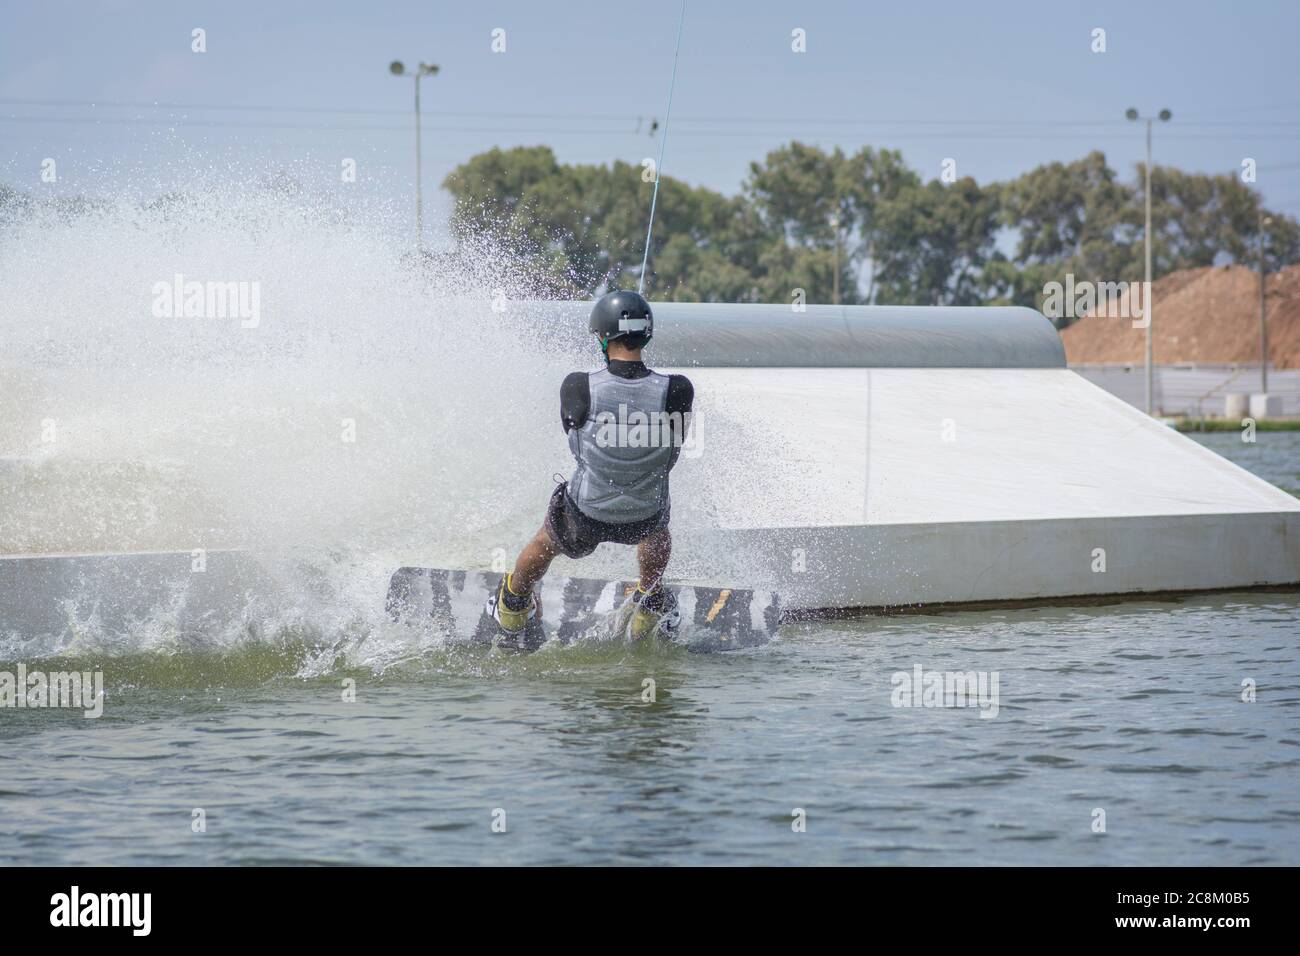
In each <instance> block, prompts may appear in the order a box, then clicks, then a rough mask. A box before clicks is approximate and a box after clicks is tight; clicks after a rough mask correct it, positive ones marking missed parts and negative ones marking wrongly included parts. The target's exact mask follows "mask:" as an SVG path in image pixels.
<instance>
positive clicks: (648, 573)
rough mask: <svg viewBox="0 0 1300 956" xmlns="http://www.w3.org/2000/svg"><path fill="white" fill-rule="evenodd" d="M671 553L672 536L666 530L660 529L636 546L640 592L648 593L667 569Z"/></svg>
mask: <svg viewBox="0 0 1300 956" xmlns="http://www.w3.org/2000/svg"><path fill="white" fill-rule="evenodd" d="M672 553H673V536H672V535H671V534H669V533H668V529H667V528H660V529H659V530H658V531H656V532H654V533H653V534H650V535H647V536H646V537H644V538H642V539H641V543H640V544H638V545H637V546H636V560H637V564H639V565H640V567H641V590H642V591H649V590H650V589H651V588H653V587H654V586H655V585H656V584H658V583H659V579H660V578H662V577H663V576H664V571H665V570H666V569H667V568H668V559H669V558H670V557H672Z"/></svg>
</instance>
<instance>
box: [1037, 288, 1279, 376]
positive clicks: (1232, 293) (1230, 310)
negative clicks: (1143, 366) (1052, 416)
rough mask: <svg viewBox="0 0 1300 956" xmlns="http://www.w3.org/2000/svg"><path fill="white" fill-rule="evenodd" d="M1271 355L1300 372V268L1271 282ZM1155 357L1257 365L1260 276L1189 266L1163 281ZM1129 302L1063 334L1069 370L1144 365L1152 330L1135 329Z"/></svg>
mask: <svg viewBox="0 0 1300 956" xmlns="http://www.w3.org/2000/svg"><path fill="white" fill-rule="evenodd" d="M1267 293H1268V311H1267V313H1266V314H1267V321H1268V340H1269V341H1268V346H1269V347H1268V355H1269V362H1270V363H1271V364H1272V365H1273V366H1274V367H1275V368H1300V265H1295V266H1289V267H1288V268H1286V269H1284V270H1282V271H1281V272H1278V273H1273V274H1271V275H1269V277H1268V288H1267ZM1152 299H1154V301H1155V311H1154V313H1153V315H1154V321H1153V324H1152V328H1153V333H1154V334H1153V340H1152V346H1151V350H1152V355H1153V357H1154V359H1155V361H1156V364H1173V363H1176V362H1199V363H1217V362H1239V363H1251V364H1254V363H1258V362H1259V273H1258V272H1255V271H1254V270H1252V269H1248V268H1246V267H1245V266H1238V265H1232V266H1207V267H1204V268H1201V269H1184V270H1183V271H1181V272H1174V273H1171V274H1170V275H1167V276H1164V277H1163V278H1161V279H1159V280H1157V281H1156V282H1155V284H1154V288H1153V289H1152ZM1133 314H1136V311H1130V310H1128V308H1127V301H1126V300H1124V299H1122V300H1121V301H1120V302H1119V303H1111V304H1110V307H1109V308H1108V309H1106V310H1105V311H1104V312H1103V311H1100V310H1099V311H1098V312H1097V313H1096V314H1089V315H1085V316H1084V317H1083V318H1082V319H1080V320H1079V321H1077V322H1075V323H1074V324H1073V325H1071V326H1070V327H1069V328H1067V329H1066V330H1065V331H1064V332H1062V333H1061V338H1062V340H1063V341H1064V342H1065V356H1066V359H1067V360H1068V361H1069V362H1070V364H1071V365H1075V364H1079V363H1084V362H1141V361H1142V356H1143V349H1144V347H1145V341H1146V332H1145V330H1143V329H1140V328H1136V329H1135V328H1133V322H1132V319H1131V318H1121V317H1120V316H1127V315H1133Z"/></svg>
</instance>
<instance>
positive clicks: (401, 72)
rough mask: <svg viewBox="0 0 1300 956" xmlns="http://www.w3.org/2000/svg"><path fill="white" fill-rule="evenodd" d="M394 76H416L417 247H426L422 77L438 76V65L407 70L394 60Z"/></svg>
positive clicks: (389, 67) (392, 64)
mask: <svg viewBox="0 0 1300 956" xmlns="http://www.w3.org/2000/svg"><path fill="white" fill-rule="evenodd" d="M388 71H389V72H390V73H392V74H393V76H411V77H414V78H415V248H416V251H417V252H419V251H423V249H424V175H423V164H422V158H421V155H420V153H421V149H420V78H421V77H423V76H436V75H437V74H438V66H437V64H434V63H421V64H420V65H419V67H417V68H416V69H414V70H412V71H411V72H410V73H407V72H406V67H405V66H404V65H403V64H402V61H401V60H394V61H393V62H392V63H390V64H389V65H388Z"/></svg>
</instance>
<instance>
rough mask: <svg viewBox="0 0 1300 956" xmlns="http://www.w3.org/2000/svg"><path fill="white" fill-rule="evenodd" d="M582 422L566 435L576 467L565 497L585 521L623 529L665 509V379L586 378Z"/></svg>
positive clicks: (669, 438)
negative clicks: (587, 400)
mask: <svg viewBox="0 0 1300 956" xmlns="http://www.w3.org/2000/svg"><path fill="white" fill-rule="evenodd" d="M588 383H589V388H590V391H591V401H590V403H589V405H588V411H587V420H586V421H585V422H583V424H582V426H581V427H579V428H573V429H570V430H569V450H570V451H572V452H573V457H574V458H576V459H577V460H578V466H577V468H575V469H574V470H573V477H572V478H570V479H569V496H570V497H571V498H572V499H573V501H574V503H575V504H576V505H577V506H578V510H579V511H581V512H582V513H583V514H585V515H586V516H587V517H589V518H595V519H596V520H597V521H605V522H608V523H610V524H626V523H627V522H629V521H641V520H643V519H645V518H649V517H652V516H653V515H655V514H657V513H658V512H659V511H661V510H662V509H663V508H665V507H667V506H668V471H669V469H670V468H671V467H672V465H673V462H674V458H675V456H674V455H673V451H674V448H673V432H672V428H671V427H670V422H669V419H668V416H667V415H666V414H665V410H666V408H667V404H668V376H667V375H660V374H659V373H658V372H651V373H650V374H649V375H646V376H644V377H642V378H620V377H619V376H617V375H614V374H612V373H611V372H610V371H609V369H601V370H600V371H598V372H591V373H589V376H588ZM683 424H684V423H683Z"/></svg>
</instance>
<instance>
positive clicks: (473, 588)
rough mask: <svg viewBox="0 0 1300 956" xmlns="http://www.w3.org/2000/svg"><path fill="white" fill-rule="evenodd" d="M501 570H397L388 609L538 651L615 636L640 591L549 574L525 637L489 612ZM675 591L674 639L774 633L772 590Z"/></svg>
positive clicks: (713, 646)
mask: <svg viewBox="0 0 1300 956" xmlns="http://www.w3.org/2000/svg"><path fill="white" fill-rule="evenodd" d="M501 578H502V575H501V574H495V573H490V572H479V571H453V570H446V569H442V568H411V567H406V568H399V569H398V570H397V571H395V572H394V573H393V576H392V579H391V580H390V581H389V584H388V597H387V599H386V601H385V604H384V606H385V609H386V610H387V612H388V614H389V616H390V617H391V618H392V619H393V620H394V621H397V622H400V623H404V624H409V625H413V626H430V625H432V626H435V627H438V628H440V629H443V630H444V631H447V632H449V634H450V636H451V637H452V639H461V640H469V641H472V642H474V643H477V644H482V645H491V646H496V647H498V648H500V649H502V650H507V651H523V652H530V651H535V650H537V648H539V647H540V646H541V645H542V644H544V643H546V642H547V641H549V640H556V641H559V642H560V643H561V644H573V643H576V642H579V641H582V640H600V639H609V638H611V637H615V636H616V635H615V634H614V633H613V627H614V621H615V620H616V618H617V616H618V610H619V608H620V607H622V606H623V604H624V602H626V601H628V600H630V598H631V596H632V594H633V592H634V591H635V590H636V582H635V581H601V580H595V579H590V578H551V577H547V578H543V579H542V581H541V582H540V583H539V584H538V585H537V587H536V589H535V592H536V594H537V596H538V598H540V600H541V608H542V613H541V614H540V615H539V617H538V618H537V619H536V620H534V621H533V622H530V625H529V627H528V628H527V629H526V630H525V632H524V634H523V635H521V636H520V637H519V638H517V639H514V640H510V639H508V638H503V637H502V636H501V634H500V632H499V629H498V628H497V623H496V621H495V619H493V617H492V616H491V615H490V614H488V613H487V611H486V605H487V602H488V599H489V598H491V597H492V596H493V595H494V594H496V591H497V587H498V585H499V584H500V583H501ZM665 586H666V587H668V588H669V589H670V590H672V591H673V592H674V593H675V594H676V596H677V604H678V608H679V609H680V611H681V625H680V627H679V629H678V634H677V637H676V640H677V642H678V643H680V644H682V645H683V646H684V647H685V648H686V649H687V650H690V651H695V652H700V653H710V652H715V651H727V650H736V649H740V648H745V647H755V646H757V645H760V644H766V643H767V642H768V641H769V640H771V639H772V637H773V636H775V634H776V629H777V625H778V624H779V623H780V619H781V602H780V599H779V598H778V596H777V595H776V594H774V593H772V592H770V591H756V590H747V589H740V588H717V587H703V586H700V585H690V584H667V585H665Z"/></svg>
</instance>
